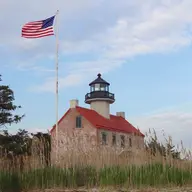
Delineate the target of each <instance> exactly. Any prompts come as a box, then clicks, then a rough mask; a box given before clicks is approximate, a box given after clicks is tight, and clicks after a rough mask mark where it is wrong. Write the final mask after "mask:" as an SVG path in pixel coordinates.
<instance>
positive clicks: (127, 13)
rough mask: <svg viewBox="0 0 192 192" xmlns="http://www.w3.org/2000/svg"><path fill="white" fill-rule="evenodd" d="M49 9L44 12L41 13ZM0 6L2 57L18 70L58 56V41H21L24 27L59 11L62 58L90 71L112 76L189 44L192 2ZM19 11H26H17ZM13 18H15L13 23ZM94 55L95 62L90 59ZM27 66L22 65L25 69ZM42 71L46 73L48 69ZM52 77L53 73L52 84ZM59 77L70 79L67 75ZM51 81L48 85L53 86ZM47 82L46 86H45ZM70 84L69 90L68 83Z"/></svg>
mask: <svg viewBox="0 0 192 192" xmlns="http://www.w3.org/2000/svg"><path fill="white" fill-rule="evenodd" d="M36 4H38V7H39V8H37V7H36ZM45 4H46V9H43V10H42V7H44V5H45ZM0 5H1V6H0V11H1V14H2V17H1V18H0V25H1V26H2V30H3V31H2V35H1V37H0V42H1V43H0V46H1V47H2V46H3V47H4V50H5V53H4V52H2V53H1V52H0V56H1V57H2V58H3V57H4V58H6V59H7V57H6V54H7V55H8V54H10V53H11V54H12V59H13V57H15V58H16V60H18V64H15V66H18V65H20V63H23V62H24V63H27V62H25V61H27V60H28V59H29V58H30V59H31V60H32V63H33V67H32V68H33V70H34V71H39V67H36V66H39V63H40V62H41V60H45V59H46V60H47V61H48V60H51V59H52V58H53V57H54V55H55V38H54V37H50V38H49V37H48V38H44V39H35V40H28V39H27V40H26V39H21V37H20V31H21V27H22V25H23V24H24V23H25V22H28V21H31V20H37V19H41V18H42V19H43V18H46V17H48V16H50V15H52V14H54V13H55V11H56V10H57V9H58V8H59V9H60V15H59V54H60V59H62V58H65V57H73V58H81V57H83V58H84V59H83V61H79V62H80V66H81V65H84V64H85V65H88V67H87V68H86V71H87V72H89V71H90V72H92V71H94V70H96V71H99V70H102V67H103V66H105V68H107V69H104V70H103V71H104V73H105V72H109V71H110V70H114V69H115V68H116V67H119V66H121V65H122V64H124V63H125V61H127V60H128V59H129V58H131V57H134V56H137V55H141V54H151V53H167V52H170V51H177V50H178V49H180V48H182V47H185V46H189V45H190V44H191V29H192V12H191V9H190V8H191V7H192V1H191V0H182V1H181V0H169V1H165V0H146V1H145V4H143V1H141V0H135V1H133V2H126V1H123V0H120V1H118V4H117V2H116V1H115V0H110V1H109V0H106V1H104V0H99V1H89V0H79V1H78V2H77V1H75V0H72V1H67V0H64V1H59V0H58V1H56V2H54V3H51V2H50V3H49V5H48V4H47V2H46V1H45V0H42V1H41V2H38V3H37V0H34V1H33V2H26V1H24V0H22V1H20V2H19V3H18V2H17V3H15V2H14V1H10V0H7V1H6V2H1V4H0ZM21 8H22V10H27V11H18V10H20V9H21ZM6 10H9V12H7V11H6ZM34 13H35V14H34ZM15 15H17V19H16V20H14V22H13V21H12V20H13V17H14V16H15ZM3 18H6V19H3ZM10 24H11V25H10ZM86 56H87V57H86ZM90 56H92V57H93V58H94V59H90V58H89V57H90ZM99 62H100V63H105V65H103V66H102V65H100V66H99V65H98V68H97V69H96V68H95V69H94V70H93V68H92V66H91V64H93V63H99ZM76 63H78V62H76ZM82 63H84V64H82ZM87 63H90V65H89V64H87ZM114 63H116V64H115V65H114ZM70 64H71V63H69V64H66V65H67V66H66V67H67V68H68V67H69V66H68V65H70ZM27 65H28V66H29V68H30V66H31V64H30V63H29V64H28V63H27ZM28 66H24V69H25V67H26V68H28ZM75 66H76V68H73V72H74V71H76V72H75V74H77V78H79V76H83V75H84V74H83V73H84V70H85V69H80V68H79V65H75ZM20 69H21V66H20ZM51 70H52V69H51ZM42 71H44V72H47V71H46V70H45V69H43V70H42ZM48 71H49V69H48ZM77 71H78V72H79V73H80V72H81V74H79V73H77ZM69 73H70V72H69ZM51 77H52V74H50V79H51ZM60 78H61V80H62V79H67V78H65V77H63V76H61V77H60ZM50 79H48V80H46V82H47V81H52V80H50ZM46 82H44V84H45V85H46V84H47V83H46ZM80 82H81V81H80ZM61 84H63V83H62V82H61ZM67 84H69V85H70V82H68V83H67ZM71 85H72V86H73V84H71ZM45 87H46V86H45ZM62 87H63V88H64V87H66V85H65V86H62ZM39 90H40V89H39ZM41 90H42V91H43V90H44V91H47V90H51V89H47V88H46V89H41Z"/></svg>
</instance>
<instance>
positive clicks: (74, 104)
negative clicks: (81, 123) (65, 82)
mask: <svg viewBox="0 0 192 192" xmlns="http://www.w3.org/2000/svg"><path fill="white" fill-rule="evenodd" d="M77 106H79V101H78V100H77V99H72V100H70V108H75V107H77Z"/></svg>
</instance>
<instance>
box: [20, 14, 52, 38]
mask: <svg viewBox="0 0 192 192" xmlns="http://www.w3.org/2000/svg"><path fill="white" fill-rule="evenodd" d="M54 19H55V16H52V17H50V18H47V19H45V20H40V21H32V22H29V23H26V24H25V25H24V26H23V27H22V34H21V36H22V37H25V38H41V37H45V36H50V35H54V29H53V23H54Z"/></svg>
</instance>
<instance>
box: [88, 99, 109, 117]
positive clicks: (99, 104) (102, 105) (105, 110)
mask: <svg viewBox="0 0 192 192" xmlns="http://www.w3.org/2000/svg"><path fill="white" fill-rule="evenodd" d="M109 105H110V104H109V103H108V102H106V101H92V102H91V109H93V110H94V111H97V113H99V114H100V115H102V116H103V117H105V118H107V119H109V117H110V107H109Z"/></svg>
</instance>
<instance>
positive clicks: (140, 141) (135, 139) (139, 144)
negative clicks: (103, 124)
mask: <svg viewBox="0 0 192 192" xmlns="http://www.w3.org/2000/svg"><path fill="white" fill-rule="evenodd" d="M102 133H105V134H106V135H107V143H106V145H107V146H114V147H117V148H122V147H121V136H124V137H125V143H124V144H125V147H124V149H143V148H144V138H143V137H141V136H135V135H132V134H127V133H119V132H112V131H106V130H102V129H100V130H98V136H99V142H100V144H101V145H102ZM113 135H115V136H116V145H113V143H112V138H113ZM130 140H131V145H130Z"/></svg>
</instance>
